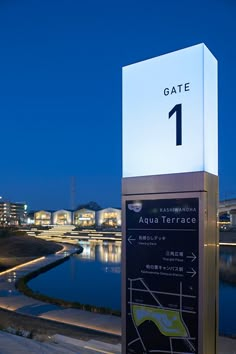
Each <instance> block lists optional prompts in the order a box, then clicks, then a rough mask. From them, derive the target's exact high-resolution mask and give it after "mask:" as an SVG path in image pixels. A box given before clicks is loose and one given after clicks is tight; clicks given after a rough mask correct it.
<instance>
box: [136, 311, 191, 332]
mask: <svg viewBox="0 0 236 354" xmlns="http://www.w3.org/2000/svg"><path fill="white" fill-rule="evenodd" d="M132 315H133V319H134V322H135V324H136V325H137V326H140V325H141V324H142V323H143V322H145V321H152V322H154V323H155V325H156V326H157V328H158V329H159V331H160V332H161V333H162V334H163V335H164V336H167V337H188V333H187V329H186V325H185V324H184V321H183V319H182V317H181V314H180V312H179V311H175V310H165V309H162V308H156V307H149V306H142V305H132Z"/></svg>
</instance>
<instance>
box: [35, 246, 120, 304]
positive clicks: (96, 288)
mask: <svg viewBox="0 0 236 354" xmlns="http://www.w3.org/2000/svg"><path fill="white" fill-rule="evenodd" d="M80 244H81V246H82V247H83V248H84V251H83V253H81V254H79V255H74V256H73V257H71V258H70V259H69V260H68V262H64V263H62V264H60V265H59V266H57V267H55V268H53V269H51V270H50V271H48V272H46V273H43V274H41V275H40V276H38V277H37V278H35V279H32V280H31V281H30V282H29V286H30V287H31V288H32V289H33V290H34V291H38V292H41V293H43V294H46V295H49V296H52V297H57V298H58V297H60V298H62V299H64V300H68V301H78V302H80V303H83V304H90V305H96V306H103V307H109V308H112V309H114V310H120V308H121V296H120V293H121V274H120V273H121V268H120V262H121V242H109V243H108V242H104V243H102V242H96V241H92V242H90V243H89V242H80ZM62 282H63V286H62Z"/></svg>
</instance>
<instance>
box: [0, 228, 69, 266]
mask: <svg viewBox="0 0 236 354" xmlns="http://www.w3.org/2000/svg"><path fill="white" fill-rule="evenodd" d="M60 249H62V246H61V245H59V244H57V243H55V242H50V241H45V240H41V239H37V238H35V237H31V236H27V235H25V234H24V233H23V232H21V231H14V230H7V229H3V230H0V270H1V271H2V270H5V269H7V268H11V267H13V266H16V265H19V264H22V263H24V262H25V261H27V258H29V259H34V258H39V257H42V256H47V255H48V254H53V253H55V252H57V251H59V250H60Z"/></svg>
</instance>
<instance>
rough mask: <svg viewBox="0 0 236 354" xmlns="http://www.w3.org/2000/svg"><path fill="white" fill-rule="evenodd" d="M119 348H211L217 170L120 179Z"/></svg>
mask: <svg viewBox="0 0 236 354" xmlns="http://www.w3.org/2000/svg"><path fill="white" fill-rule="evenodd" d="M122 191H123V193H122V194H123V197H122V198H123V200H122V209H123V219H122V220H123V221H122V233H123V246H122V247H123V248H122V353H123V354H124V353H126V354H128V353H130V354H131V353H137V354H140V353H153V352H157V353H175V352H178V353H185V354H186V353H189V354H192V353H198V354H215V353H217V333H218V331H217V329H218V274H219V273H218V249H219V248H218V232H217V217H216V215H217V210H216V205H217V203H218V177H217V176H215V175H211V174H209V173H206V172H193V173H181V174H172V175H161V176H148V177H131V178H124V179H123V186H122Z"/></svg>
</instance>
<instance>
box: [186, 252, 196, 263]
mask: <svg viewBox="0 0 236 354" xmlns="http://www.w3.org/2000/svg"><path fill="white" fill-rule="evenodd" d="M187 258H191V259H192V261H191V262H194V261H195V259H197V256H195V254H194V253H193V252H192V255H191V256H187Z"/></svg>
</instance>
